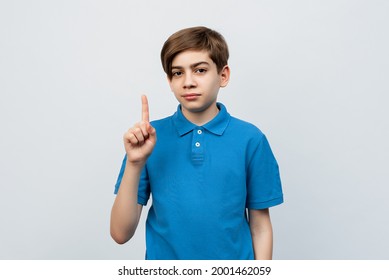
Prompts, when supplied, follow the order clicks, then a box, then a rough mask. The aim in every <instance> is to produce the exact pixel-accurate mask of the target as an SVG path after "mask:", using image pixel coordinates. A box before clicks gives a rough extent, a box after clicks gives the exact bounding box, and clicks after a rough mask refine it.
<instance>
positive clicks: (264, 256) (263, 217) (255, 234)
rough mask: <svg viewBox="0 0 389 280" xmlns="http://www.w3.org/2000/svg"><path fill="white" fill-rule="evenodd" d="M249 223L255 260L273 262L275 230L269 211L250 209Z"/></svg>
mask: <svg viewBox="0 0 389 280" xmlns="http://www.w3.org/2000/svg"><path fill="white" fill-rule="evenodd" d="M249 223H250V231H251V238H252V240H253V248H254V258H255V259H256V260H271V259H272V255H273V228H272V225H271V220H270V214H269V209H262V210H255V209H250V210H249Z"/></svg>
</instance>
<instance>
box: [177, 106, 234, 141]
mask: <svg viewBox="0 0 389 280" xmlns="http://www.w3.org/2000/svg"><path fill="white" fill-rule="evenodd" d="M216 105H217V107H218V108H219V113H218V114H217V115H216V117H214V118H213V119H212V120H210V121H209V122H207V123H206V124H204V125H203V126H202V127H203V128H205V129H206V130H208V131H209V132H211V133H213V134H216V135H222V134H223V133H224V131H225V130H226V128H227V126H228V124H229V122H230V117H231V116H230V114H229V113H228V112H227V109H226V107H225V106H224V105H223V104H221V103H219V102H218V103H216ZM172 120H173V124H174V126H175V127H176V129H177V132H178V134H179V136H183V135H185V134H187V133H189V132H191V131H192V130H193V129H195V128H196V127H198V126H197V125H196V124H194V123H192V122H190V121H188V120H187V119H186V118H185V116H184V115H183V114H182V111H181V105H178V107H177V112H175V113H174V115H173V116H172Z"/></svg>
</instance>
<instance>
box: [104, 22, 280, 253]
mask: <svg viewBox="0 0 389 280" xmlns="http://www.w3.org/2000/svg"><path fill="white" fill-rule="evenodd" d="M228 56H229V54H228V47H227V44H226V42H225V40H224V38H223V37H222V36H221V35H220V34H219V33H217V32H216V31H213V30H210V29H208V28H206V27H193V28H188V29H183V30H181V31H178V32H177V33H175V34H173V35H171V36H170V37H169V38H168V40H167V41H166V42H165V44H164V46H163V48H162V51H161V60H162V65H163V68H164V71H165V72H166V74H167V77H168V82H169V85H170V88H171V90H172V91H173V93H174V95H175V97H176V99H177V100H178V102H179V106H178V109H177V112H176V113H175V114H174V115H172V116H170V117H167V118H164V119H162V120H157V121H153V122H151V123H150V122H149V107H148V101H147V98H146V96H142V120H141V121H140V122H139V123H137V124H136V125H135V126H134V127H132V128H131V129H129V130H128V132H127V133H125V135H124V146H125V150H126V156H125V158H124V160H123V164H122V168H121V170H120V174H119V178H118V180H117V183H116V187H115V193H117V196H116V199H115V202H114V205H113V207H112V213H111V236H112V238H113V239H114V240H115V241H116V242H117V243H120V244H123V243H125V242H127V241H128V240H129V239H131V237H132V236H133V234H134V232H135V229H136V227H137V224H138V222H139V218H140V215H141V211H142V207H143V205H146V203H147V201H148V199H149V197H150V194H152V205H151V208H150V210H149V213H148V216H147V221H146V259H236V260H237V259H271V258H272V245H273V241H272V237H273V234H272V225H271V221H270V215H269V210H268V208H269V207H271V206H275V205H277V204H280V203H282V202H283V194H282V189H281V182H280V177H279V172H278V165H277V162H276V160H275V158H274V156H273V154H272V152H271V149H270V146H269V144H268V142H267V140H266V137H265V136H264V135H263V134H262V132H261V131H260V130H259V129H258V128H256V127H255V126H253V125H251V124H249V123H246V122H244V121H241V120H239V119H236V118H234V117H232V116H230V115H229V113H228V112H227V110H226V108H225V106H224V105H223V104H221V103H218V102H217V95H218V92H219V89H220V88H221V87H225V86H227V84H228V81H229V78H230V68H229V67H228V64H227V60H228ZM157 134H158V141H157ZM247 209H248V210H247ZM247 214H248V217H247Z"/></svg>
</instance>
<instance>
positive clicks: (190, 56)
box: [169, 50, 230, 121]
mask: <svg viewBox="0 0 389 280" xmlns="http://www.w3.org/2000/svg"><path fill="white" fill-rule="evenodd" d="M229 76H230V70H229V68H228V66H227V65H226V66H225V67H224V68H223V70H222V71H220V73H218V71H217V66H216V64H215V63H214V62H213V61H212V59H211V58H210V57H209V54H208V52H207V51H194V50H188V51H184V52H182V53H179V54H178V55H177V56H176V57H175V58H174V59H173V62H172V78H171V80H170V79H169V84H170V88H171V90H172V91H173V93H174V95H175V97H176V98H177V100H178V102H179V103H180V104H181V108H182V112H183V114H184V115H185V116H186V117H190V116H192V117H194V118H197V119H199V117H200V118H201V119H204V120H207V117H208V116H209V119H208V121H209V120H210V119H211V118H213V117H214V116H215V112H216V114H217V107H216V100H217V94H218V92H219V89H220V87H225V86H226V85H227V84H228V80H229Z"/></svg>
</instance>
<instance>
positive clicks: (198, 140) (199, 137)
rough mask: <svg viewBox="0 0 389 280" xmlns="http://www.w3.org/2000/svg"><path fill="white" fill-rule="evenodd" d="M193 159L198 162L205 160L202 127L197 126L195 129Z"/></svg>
mask: <svg viewBox="0 0 389 280" xmlns="http://www.w3.org/2000/svg"><path fill="white" fill-rule="evenodd" d="M192 160H193V161H194V162H197V163H201V162H202V161H203V160H204V133H203V129H202V128H201V127H196V128H195V129H194V131H193V138H192Z"/></svg>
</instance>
